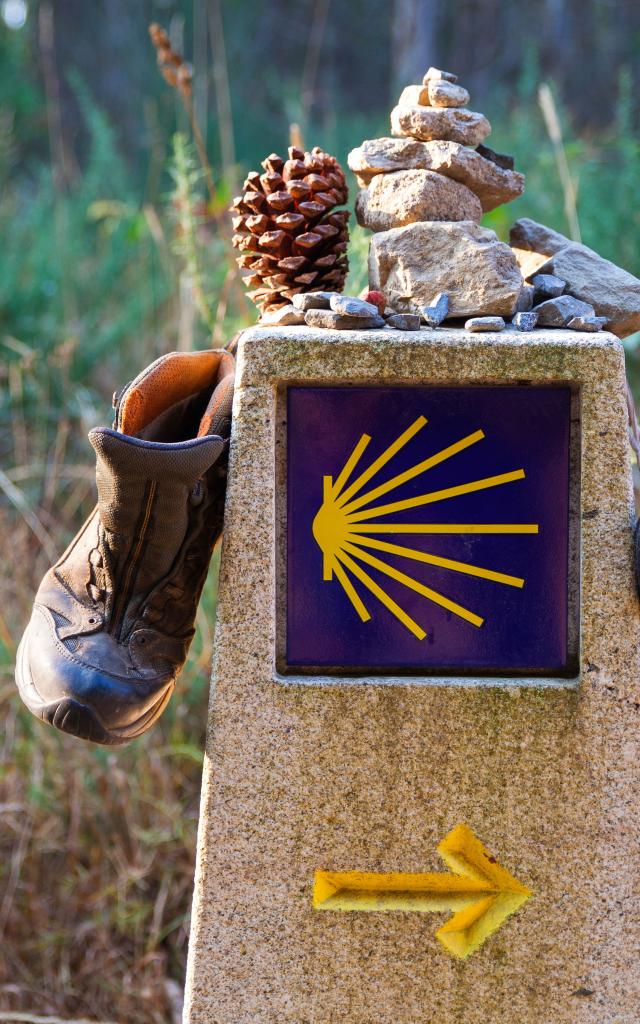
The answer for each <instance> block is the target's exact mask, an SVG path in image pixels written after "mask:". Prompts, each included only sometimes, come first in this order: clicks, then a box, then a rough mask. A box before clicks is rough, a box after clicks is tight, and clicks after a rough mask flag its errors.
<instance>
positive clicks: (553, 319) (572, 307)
mask: <svg viewBox="0 0 640 1024" xmlns="http://www.w3.org/2000/svg"><path fill="white" fill-rule="evenodd" d="M535 312H536V313H537V314H538V326H539V327H566V326H567V324H568V323H569V321H570V320H573V319H574V317H577V316H588V317H591V316H594V315H595V311H594V308H593V306H590V305H589V303H588V302H581V301H580V299H574V297H573V295H559V296H558V298H557V299H547V301H546V302H543V303H541V304H540V305H539V306H536V308H535Z"/></svg>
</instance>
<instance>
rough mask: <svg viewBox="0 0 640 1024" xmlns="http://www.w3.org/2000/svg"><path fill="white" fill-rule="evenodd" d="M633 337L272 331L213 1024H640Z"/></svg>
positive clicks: (220, 803)
mask: <svg viewBox="0 0 640 1024" xmlns="http://www.w3.org/2000/svg"><path fill="white" fill-rule="evenodd" d="M626 420H627V414H626V408H625V377H624V359H623V352H622V348H621V345H620V343H619V342H618V340H617V339H616V338H615V337H613V336H612V335H610V334H606V333H600V334H578V333H575V332H569V331H563V330H554V331H536V332H535V333H533V334H529V335H522V334H519V333H518V332H516V331H513V330H511V329H507V330H505V331H504V332H502V333H500V334H495V335H491V334H489V335H482V336H478V335H473V336H472V335H469V334H468V333H466V332H464V331H462V330H457V329H453V328H452V329H449V328H445V329H439V330H436V331H425V330H422V331H420V332H416V333H400V332H391V331H389V330H385V331H367V332H355V331H350V332H331V331H320V330H314V329H310V328H297V327H296V328H284V329H278V330H274V329H265V328H253V329H251V330H249V331H247V332H246V333H245V334H244V336H243V339H242V342H241V346H240V353H239V365H238V381H237V393H236V399H235V425H234V432H233V438H232V452H231V464H230V477H229V490H228V499H227V511H226V522H225V537H224V544H223V556H222V566H221V575H220V599H219V606H218V623H217V634H216V654H215V668H214V689H213V694H212V702H211V710H210V719H209V729H208V741H207V754H206V763H205V772H204V787H203V796H202V815H201V824H200V835H199V844H198V865H197V874H196V885H195V900H194V909H193V921H192V931H191V947H190V958H189V967H188V979H187V994H186V1009H185V1020H186V1021H187V1022H188V1024H258V1022H259V1024H284V1022H291V1024H329V1022H349V1024H418V1022H420V1024H637V1021H638V1019H640V971H639V970H638V955H639V944H640V883H639V879H640V842H639V840H640V835H639V831H640V830H639V822H638V782H639V779H638V761H639V750H638V746H639V744H638V734H639V730H638V720H639V717H640V715H639V709H640V688H639V685H638V680H639V667H640V666H639V663H638V662H639V658H638V649H639V640H640V631H639V625H640V622H639V615H638V597H637V594H636V592H635V584H634V566H633V544H632V524H633V501H632V488H631V477H630V467H629V458H628V448H627V429H626Z"/></svg>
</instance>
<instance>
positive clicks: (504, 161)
mask: <svg viewBox="0 0 640 1024" xmlns="http://www.w3.org/2000/svg"><path fill="white" fill-rule="evenodd" d="M476 153H479V154H480V156H483V157H484V158H485V160H490V161H491V163H492V164H495V165H496V167H502V169H503V171H513V170H514V168H515V165H516V164H515V160H514V159H513V157H512V156H509V154H508V153H496V151H495V149H491V148H490V147H489V146H484V145H483V144H482V143H480V145H479V146H476Z"/></svg>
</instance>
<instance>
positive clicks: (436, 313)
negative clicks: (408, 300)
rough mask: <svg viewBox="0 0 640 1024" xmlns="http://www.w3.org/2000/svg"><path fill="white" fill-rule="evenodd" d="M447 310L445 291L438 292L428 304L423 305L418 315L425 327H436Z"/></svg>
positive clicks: (447, 301)
mask: <svg viewBox="0 0 640 1024" xmlns="http://www.w3.org/2000/svg"><path fill="white" fill-rule="evenodd" d="M448 312H449V296H448V295H447V293H446V292H440V293H439V295H436V297H435V299H434V300H433V302H432V303H431V305H430V306H423V307H422V309H421V310H420V316H421V318H422V320H423V321H424V323H425V324H426V325H427V327H438V326H439V325H440V324H441V323H442V321H443V320H444V319H446V316H447V314H448Z"/></svg>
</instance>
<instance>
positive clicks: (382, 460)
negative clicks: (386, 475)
mask: <svg viewBox="0 0 640 1024" xmlns="http://www.w3.org/2000/svg"><path fill="white" fill-rule="evenodd" d="M426 422H427V420H426V419H425V417H424V416H418V418H417V420H415V422H414V423H412V424H411V426H410V427H407V429H406V430H405V431H404V433H402V434H400V437H397V438H396V440H395V441H394V442H393V444H390V445H389V447H388V448H387V449H386V450H385V451H383V453H382V455H379V456H378V458H377V459H375V461H374V462H372V463H371V465H370V466H369V467H368V469H365V470H364V472H363V473H361V474H360V476H359V477H358V478H357V479H356V480H354V481H353V483H352V484H351V486H350V487H347V489H346V491H345V492H344V494H341V495H340V498H339V500H338V501H336V505H337V507H338V508H342V506H343V505H345V504H346V503H347V501H348V500H349V498H351V497H352V496H353V495H354V494H356V492H357V491H359V490H360V488H361V487H364V485H365V484H366V483H367V481H369V480H370V479H371V477H372V476H375V474H376V473H377V472H378V470H379V469H382V467H383V466H385V465H386V464H387V462H389V460H390V459H392V458H393V456H394V455H397V453H398V452H399V451H400V449H401V448H404V446H405V444H407V443H408V442H409V441H410V440H411V438H412V437H415V436H416V434H417V433H418V431H419V430H422V428H423V427H424V425H425V423H426Z"/></svg>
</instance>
